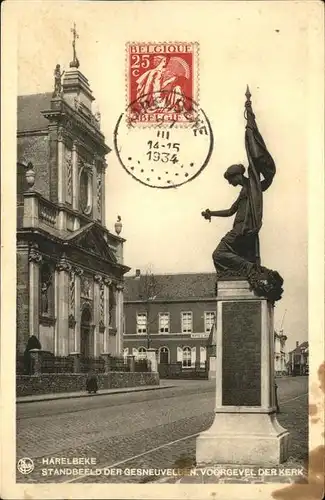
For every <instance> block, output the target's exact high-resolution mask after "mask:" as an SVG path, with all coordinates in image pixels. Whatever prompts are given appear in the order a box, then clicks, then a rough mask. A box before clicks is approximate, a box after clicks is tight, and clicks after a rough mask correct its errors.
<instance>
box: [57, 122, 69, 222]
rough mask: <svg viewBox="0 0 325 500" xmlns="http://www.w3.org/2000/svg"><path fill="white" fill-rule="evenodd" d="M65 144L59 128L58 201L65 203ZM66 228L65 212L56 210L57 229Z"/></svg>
mask: <svg viewBox="0 0 325 500" xmlns="http://www.w3.org/2000/svg"><path fill="white" fill-rule="evenodd" d="M64 155H65V145H64V142H63V130H62V127H60V128H59V132H58V202H59V203H65V200H66V189H67V186H66V184H67V182H66V175H65V161H64ZM65 228H66V212H65V211H64V210H59V212H58V229H65Z"/></svg>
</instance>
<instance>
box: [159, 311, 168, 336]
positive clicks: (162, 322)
mask: <svg viewBox="0 0 325 500" xmlns="http://www.w3.org/2000/svg"><path fill="white" fill-rule="evenodd" d="M168 332H169V313H159V333H168Z"/></svg>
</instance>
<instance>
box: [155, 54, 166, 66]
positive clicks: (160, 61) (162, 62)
mask: <svg viewBox="0 0 325 500" xmlns="http://www.w3.org/2000/svg"><path fill="white" fill-rule="evenodd" d="M166 62H167V59H166V57H165V56H160V55H159V56H155V57H154V58H153V63H154V65H155V67H156V68H158V67H159V69H164V68H165V66H166Z"/></svg>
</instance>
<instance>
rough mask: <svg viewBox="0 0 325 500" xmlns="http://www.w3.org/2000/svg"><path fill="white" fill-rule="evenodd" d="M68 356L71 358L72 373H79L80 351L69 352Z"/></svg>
mask: <svg viewBox="0 0 325 500" xmlns="http://www.w3.org/2000/svg"><path fill="white" fill-rule="evenodd" d="M69 356H71V357H72V359H73V373H80V368H81V367H80V365H81V363H80V356H81V354H80V352H70V354H69Z"/></svg>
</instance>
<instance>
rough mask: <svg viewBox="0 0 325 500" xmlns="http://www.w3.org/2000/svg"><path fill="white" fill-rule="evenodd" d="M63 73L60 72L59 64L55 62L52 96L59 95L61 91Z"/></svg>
mask: <svg viewBox="0 0 325 500" xmlns="http://www.w3.org/2000/svg"><path fill="white" fill-rule="evenodd" d="M63 75H64V71H62V73H61V66H60V64H57V65H56V66H55V70H54V92H53V97H60V95H61V92H62V84H61V78H62V76H63Z"/></svg>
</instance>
